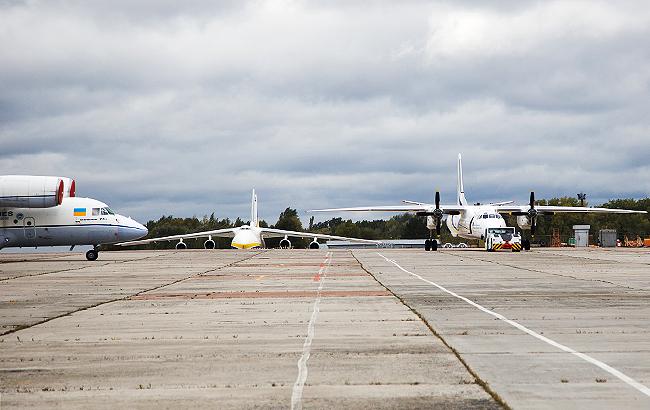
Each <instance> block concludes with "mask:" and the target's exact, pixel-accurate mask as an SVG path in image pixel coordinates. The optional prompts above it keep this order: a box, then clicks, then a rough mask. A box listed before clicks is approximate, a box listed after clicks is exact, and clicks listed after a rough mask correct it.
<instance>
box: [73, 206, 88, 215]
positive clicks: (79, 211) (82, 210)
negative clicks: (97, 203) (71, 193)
mask: <svg viewBox="0 0 650 410" xmlns="http://www.w3.org/2000/svg"><path fill="white" fill-rule="evenodd" d="M74 216H86V208H75V209H74Z"/></svg>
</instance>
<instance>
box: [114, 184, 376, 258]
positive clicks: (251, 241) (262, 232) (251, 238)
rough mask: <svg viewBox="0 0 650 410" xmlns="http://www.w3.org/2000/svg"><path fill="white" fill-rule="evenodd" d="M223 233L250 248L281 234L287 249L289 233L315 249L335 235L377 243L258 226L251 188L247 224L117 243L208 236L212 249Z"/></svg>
mask: <svg viewBox="0 0 650 410" xmlns="http://www.w3.org/2000/svg"><path fill="white" fill-rule="evenodd" d="M213 236H214V237H225V238H232V242H231V243H230V246H232V247H233V248H237V249H251V248H263V247H264V246H265V245H264V238H282V240H281V241H280V247H281V248H285V249H289V248H291V241H289V237H290V236H291V237H298V238H311V239H313V241H312V242H311V243H310V244H309V249H318V248H320V244H319V243H318V239H336V240H342V241H352V242H360V243H371V244H376V245H380V244H381V241H373V240H369V239H357V238H346V237H343V236H334V235H323V234H319V233H310V232H296V231H285V230H283V229H273V228H262V227H260V224H259V217H258V215H257V195H255V190H254V189H253V195H252V200H251V222H250V225H243V226H239V227H236V228H226V229H215V230H212V231H204V232H196V233H190V234H185V235H171V236H162V237H159V238H151V239H142V240H139V241H129V242H123V243H118V245H121V246H134V245H144V244H148V243H152V242H162V241H168V242H169V241H176V240H177V241H178V243H176V249H187V244H186V243H185V242H184V240H185V239H192V238H208V239H206V241H205V242H204V243H203V247H204V248H205V249H214V248H215V246H216V244H215V242H214V240H213V239H212V237H213Z"/></svg>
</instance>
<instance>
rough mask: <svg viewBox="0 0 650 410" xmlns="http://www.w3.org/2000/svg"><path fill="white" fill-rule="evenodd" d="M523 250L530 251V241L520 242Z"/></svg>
mask: <svg viewBox="0 0 650 410" xmlns="http://www.w3.org/2000/svg"><path fill="white" fill-rule="evenodd" d="M522 245H523V248H524V249H525V250H527V251H529V250H530V239H524V240H523V241H522Z"/></svg>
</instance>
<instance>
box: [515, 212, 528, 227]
mask: <svg viewBox="0 0 650 410" xmlns="http://www.w3.org/2000/svg"><path fill="white" fill-rule="evenodd" d="M517 225H519V227H520V228H521V229H530V219H528V217H527V216H526V215H519V216H517Z"/></svg>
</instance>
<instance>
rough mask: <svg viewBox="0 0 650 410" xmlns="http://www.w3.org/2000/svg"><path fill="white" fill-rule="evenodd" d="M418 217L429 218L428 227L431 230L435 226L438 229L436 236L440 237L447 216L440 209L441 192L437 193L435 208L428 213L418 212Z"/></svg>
mask: <svg viewBox="0 0 650 410" xmlns="http://www.w3.org/2000/svg"><path fill="white" fill-rule="evenodd" d="M416 215H419V216H426V217H427V227H428V228H429V229H433V227H434V225H435V229H436V234H437V235H438V236H440V228H441V227H442V219H443V218H444V216H445V213H444V212H443V211H442V209H440V191H436V200H435V208H433V209H431V210H429V211H426V212H418V213H416Z"/></svg>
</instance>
